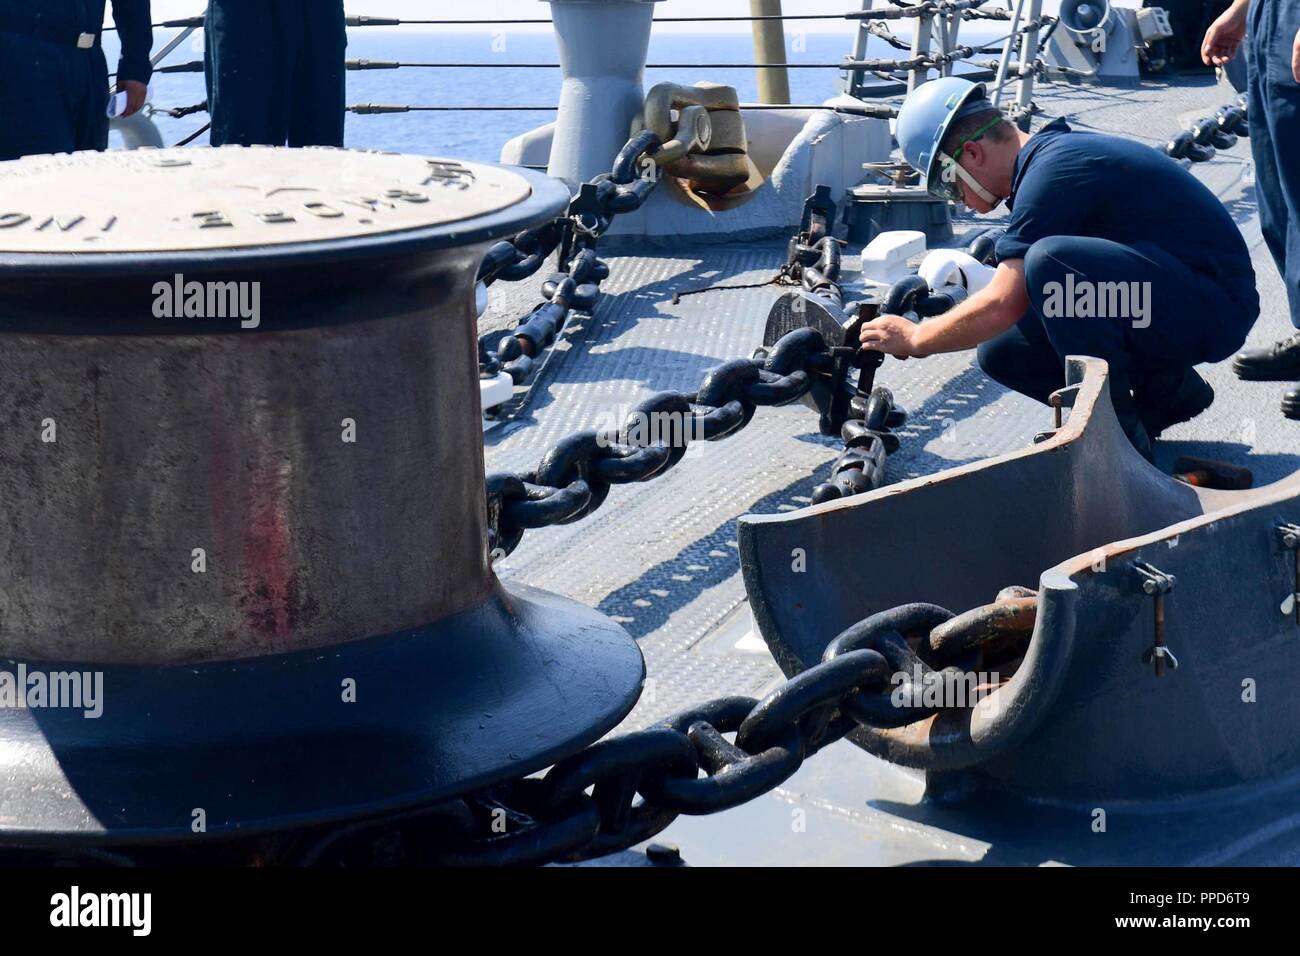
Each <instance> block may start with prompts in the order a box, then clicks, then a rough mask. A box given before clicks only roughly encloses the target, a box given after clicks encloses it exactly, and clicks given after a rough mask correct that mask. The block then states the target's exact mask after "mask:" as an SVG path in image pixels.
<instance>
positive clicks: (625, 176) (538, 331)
mask: <svg viewBox="0 0 1300 956" xmlns="http://www.w3.org/2000/svg"><path fill="white" fill-rule="evenodd" d="M660 145H661V144H660V141H659V138H658V137H657V136H656V135H655V134H654V133H652V132H649V131H648V130H646V131H642V132H640V133H637V134H636V135H635V136H633V137H632V138H631V139H630V140H628V141H627V144H626V145H625V146H624V147H623V148H622V149H621V150H620V151H619V153H618V156H616V157H615V159H614V162H613V165H612V168H611V171H610V172H608V173H602V174H601V175H599V176H597V177H596V178H594V179H593V180H591V181H590V182H588V183H584V184H583V185H582V186H581V187H580V188H579V190H578V194H577V195H576V196H575V197H574V198H573V200H572V201H571V202H570V203H569V208H568V210H567V211H566V212H565V214H564V215H563V216H562V217H560V218H558V219H555V220H553V221H551V222H548V223H544V224H543V225H540V226H535V227H533V228H532V229H526V230H524V231H523V232H521V233H519V234H518V235H516V236H514V237H513V238H512V239H506V240H502V241H501V242H498V243H496V244H495V245H493V246H492V247H491V248H489V249H488V251H487V254H486V255H485V256H484V257H483V262H482V263H481V264H480V265H479V270H478V276H477V280H478V281H479V282H481V283H483V284H484V285H485V286H490V285H492V283H494V282H496V281H498V280H501V281H506V282H517V281H519V280H521V279H527V278H529V277H530V276H532V275H534V274H536V273H537V271H538V270H540V269H541V267H542V265H543V264H544V263H545V262H546V261H547V259H549V258H550V257H551V255H552V254H554V253H555V252H556V250H559V263H558V269H557V271H556V272H553V273H551V275H550V277H549V278H548V279H547V280H546V281H545V282H544V283H542V298H543V300H544V301H542V302H541V303H539V304H538V305H537V306H535V307H534V308H533V310H532V311H531V312H529V313H528V314H527V315H525V316H524V317H523V318H522V319H520V320H519V323H518V325H517V326H516V328H515V329H514V331H513V332H511V333H509V334H506V335H501V337H500V338H499V340H498V341H497V342H496V344H495V345H489V343H488V341H487V340H488V338H490V337H491V336H490V335H489V336H484V337H482V338H480V339H479V375H480V377H493V376H496V375H497V374H499V373H500V372H502V371H504V372H506V374H508V375H509V376H510V379H511V381H513V382H514V383H515V384H516V385H519V384H520V383H522V382H524V381H526V380H527V379H528V377H529V376H530V375H531V374H532V373H533V370H534V367H535V365H536V359H537V358H538V356H540V355H541V354H542V352H543V351H544V350H545V349H547V348H548V347H549V346H550V345H551V344H552V343H553V342H554V341H555V337H556V336H557V335H558V334H559V332H560V330H561V329H563V328H564V325H565V323H566V322H567V321H568V319H569V314H570V312H573V311H575V310H576V311H579V312H591V311H592V310H593V309H594V308H595V307H596V300H597V299H598V298H599V296H600V283H601V282H602V281H604V280H605V279H607V278H608V277H609V266H608V265H607V264H606V263H605V262H604V261H602V260H601V259H599V258H598V257H597V256H596V243H597V241H598V240H599V239H600V237H601V236H603V235H604V234H605V232H606V231H608V229H609V227H610V225H611V223H612V222H613V220H614V217H615V216H617V215H618V214H620V213H626V212H632V211H634V210H636V209H640V208H641V206H642V205H643V204H644V203H645V201H646V199H648V198H649V196H650V193H651V192H653V190H654V188H655V186H656V185H658V183H659V173H658V170H657V167H656V166H655V163H654V160H653V158H652V157H653V156H654V155H655V153H657V152H658V151H659V149H660ZM498 334H499V333H492V335H498Z"/></svg>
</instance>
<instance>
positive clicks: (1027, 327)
mask: <svg viewBox="0 0 1300 956" xmlns="http://www.w3.org/2000/svg"><path fill="white" fill-rule="evenodd" d="M976 358H977V360H978V361H979V366H980V368H981V369H983V370H984V374H985V375H987V376H988V377H989V378H991V379H993V381H995V382H997V383H998V384H1000V385H1005V386H1006V387H1007V388H1009V389H1011V390H1012V391H1013V392H1019V393H1020V394H1021V395H1028V396H1029V397H1030V398H1032V399H1034V400H1035V401H1039V402H1042V403H1043V404H1044V405H1046V404H1047V399H1048V397H1049V396H1050V395H1051V394H1052V393H1053V392H1055V391H1056V390H1057V389H1061V388H1064V387H1065V362H1064V361H1063V360H1062V359H1061V358H1060V356H1058V355H1057V354H1056V349H1054V348H1052V343H1051V342H1050V341H1048V338H1047V331H1046V330H1045V329H1044V328H1043V323H1042V321H1041V320H1040V319H1039V318H1038V316H1036V315H1034V313H1032V312H1030V313H1028V314H1027V315H1026V316H1025V317H1024V318H1023V319H1021V320H1020V321H1019V322H1017V323H1016V324H1015V325H1013V326H1012V327H1011V328H1009V329H1007V331H1005V332H1003V333H1002V334H1001V335H999V336H998V337H997V338H993V339H989V340H988V341H987V342H985V343H983V344H982V345H981V346H980V347H979V350H978V351H977V352H976Z"/></svg>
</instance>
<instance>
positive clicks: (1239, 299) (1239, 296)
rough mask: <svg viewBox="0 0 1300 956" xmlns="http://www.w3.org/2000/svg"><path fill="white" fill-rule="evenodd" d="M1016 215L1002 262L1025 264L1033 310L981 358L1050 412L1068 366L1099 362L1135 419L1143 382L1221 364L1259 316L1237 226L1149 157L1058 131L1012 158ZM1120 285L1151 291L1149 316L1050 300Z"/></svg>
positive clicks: (1170, 168) (1099, 137)
mask: <svg viewBox="0 0 1300 956" xmlns="http://www.w3.org/2000/svg"><path fill="white" fill-rule="evenodd" d="M1252 135H1253V131H1252ZM1007 206H1008V207H1009V208H1010V209H1011V218H1010V220H1009V222H1008V226H1007V231H1006V234H1005V235H1003V236H1002V238H1001V239H999V240H998V243H997V247H996V251H997V257H998V260H999V261H1003V260H1006V259H1023V260H1024V263H1025V283H1026V286H1027V291H1028V293H1029V301H1030V311H1029V312H1028V313H1027V314H1026V315H1025V316H1024V318H1022V319H1021V320H1020V322H1019V323H1017V324H1016V325H1015V326H1013V327H1012V328H1010V329H1008V330H1007V331H1006V332H1004V333H1002V334H1001V335H999V336H997V337H996V338H994V339H990V340H989V341H987V342H985V343H984V344H983V345H981V346H980V348H979V352H978V357H979V364H980V367H981V368H982V369H983V370H984V371H985V373H986V374H987V375H988V376H989V377H990V378H992V379H994V380H996V381H998V382H1000V383H1002V384H1003V385H1005V386H1007V387H1008V388H1011V389H1014V390H1015V391H1017V392H1020V393H1021V394H1023V395H1028V396H1030V397H1031V398H1035V399H1037V400H1038V401H1040V402H1046V401H1047V399H1048V396H1049V395H1050V394H1051V393H1052V392H1054V391H1055V390H1057V389H1059V388H1062V387H1063V386H1064V385H1065V377H1064V359H1065V357H1066V356H1067V355H1092V356H1096V357H1097V358H1102V359H1105V360H1106V362H1107V363H1108V364H1109V365H1110V370H1111V386H1112V388H1111V396H1112V401H1113V402H1114V404H1115V408H1116V411H1117V412H1120V413H1121V417H1122V416H1123V413H1124V411H1125V410H1126V409H1127V410H1130V411H1131V410H1132V408H1133V401H1132V398H1131V397H1130V395H1129V388H1130V384H1131V381H1132V377H1133V376H1134V375H1137V374H1140V373H1142V372H1148V373H1158V372H1164V371H1172V370H1182V369H1190V368H1191V367H1192V366H1194V365H1197V364H1199V363H1201V362H1217V361H1221V360H1222V359H1225V358H1227V357H1228V356H1229V355H1232V354H1233V353H1234V352H1235V351H1236V350H1237V349H1238V348H1239V347H1240V346H1241V344H1242V342H1244V341H1245V339H1246V334H1247V333H1248V332H1249V331H1250V327H1251V325H1253V324H1254V322H1255V320H1256V318H1258V316H1259V295H1258V293H1257V292H1256V290H1255V273H1254V270H1253V269H1252V268H1251V263H1250V252H1249V250H1248V249H1247V247H1246V243H1245V240H1244V239H1243V238H1242V235H1241V231H1240V230H1239V229H1238V228H1237V226H1236V223H1234V222H1233V220H1232V217H1231V216H1230V215H1229V213H1228V211H1227V210H1226V209H1225V208H1224V207H1223V204H1222V203H1221V202H1219V200H1218V199H1217V198H1216V197H1215V195H1214V194H1213V193H1211V192H1210V191H1209V190H1208V189H1207V188H1206V187H1205V186H1204V185H1202V184H1201V182H1200V181H1199V180H1197V179H1196V177H1194V176H1193V175H1192V174H1191V173H1189V172H1188V171H1187V170H1185V169H1183V168H1182V167H1181V166H1180V165H1179V164H1178V163H1177V162H1175V161H1174V160H1172V159H1170V158H1169V157H1167V156H1165V155H1164V154H1163V153H1161V152H1160V151H1158V150H1156V149H1153V148H1152V147H1151V146H1148V145H1144V144H1141V143H1136V142H1133V141H1131V140H1126V139H1121V138H1119V137H1115V136H1106V135H1103V134H1100V133H1087V132H1079V131H1075V130H1072V129H1070V127H1069V126H1068V125H1067V124H1066V122H1065V121H1064V120H1062V119H1056V120H1053V121H1052V122H1050V123H1048V124H1047V125H1046V126H1044V127H1043V128H1042V129H1041V130H1039V131H1038V132H1037V133H1036V134H1035V135H1034V136H1032V137H1031V138H1030V139H1029V142H1028V143H1026V144H1025V146H1024V148H1023V149H1021V151H1020V154H1019V156H1018V157H1017V158H1016V162H1015V167H1014V169H1013V172H1012V179H1011V196H1010V197H1009V198H1008V199H1007ZM1116 282H1120V283H1139V284H1140V283H1150V285H1148V286H1145V287H1140V290H1139V291H1140V293H1141V301H1144V302H1145V305H1144V306H1143V309H1142V311H1143V313H1144V314H1143V315H1142V316H1138V315H1134V314H1123V315H1117V316H1107V317H1099V316H1096V315H1092V316H1088V315H1081V314H1080V310H1079V309H1077V308H1067V309H1062V308H1061V305H1062V299H1063V296H1060V295H1057V296H1055V298H1053V295H1052V294H1053V292H1058V293H1059V292H1060V291H1061V290H1063V289H1064V290H1081V289H1082V288H1083V286H1084V284H1092V285H1093V288H1094V289H1095V288H1097V285H1098V284H1100V283H1116ZM1127 288H1129V289H1138V287H1133V286H1128V287H1127ZM1098 298H1100V296H1098ZM1132 301H1133V302H1137V301H1140V300H1138V299H1136V298H1134V299H1133V300H1132ZM1072 304H1073V303H1072ZM1078 304H1082V303H1081V302H1080V303H1078ZM1086 309H1087V307H1086V306H1085V307H1084V310H1085V311H1086ZM1053 313H1055V314H1053ZM1071 313H1072V314H1071Z"/></svg>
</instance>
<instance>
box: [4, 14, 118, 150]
mask: <svg viewBox="0 0 1300 956" xmlns="http://www.w3.org/2000/svg"><path fill="white" fill-rule="evenodd" d="M107 105H108V67H107V66H105V65H104V54H103V51H102V50H100V49H98V48H96V49H93V50H77V49H74V48H72V47H66V48H65V47H61V46H58V45H56V44H53V43H47V42H45V41H44V40H38V39H34V38H31V37H26V36H20V35H18V34H14V33H0V161H4V160H10V159H18V158H19V157H20V156H31V155H34V154H37V153H71V152H74V151H76V150H79V149H106V148H107V147H108V117H107V116H106V115H105V112H104V109H105V107H106V106H107Z"/></svg>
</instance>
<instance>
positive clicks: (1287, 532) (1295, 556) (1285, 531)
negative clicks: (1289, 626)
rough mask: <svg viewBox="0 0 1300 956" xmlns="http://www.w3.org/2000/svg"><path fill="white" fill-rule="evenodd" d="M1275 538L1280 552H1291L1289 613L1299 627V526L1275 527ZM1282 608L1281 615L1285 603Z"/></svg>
mask: <svg viewBox="0 0 1300 956" xmlns="http://www.w3.org/2000/svg"><path fill="white" fill-rule="evenodd" d="M1277 536H1278V538H1279V539H1280V543H1281V545H1282V550H1283V551H1290V552H1291V560H1292V563H1293V565H1294V567H1295V577H1294V578H1293V579H1292V589H1291V598H1290V601H1291V613H1292V615H1294V617H1295V622H1296V624H1297V625H1300V525H1296V524H1291V523H1290V522H1283V523H1282V524H1280V525H1278V526H1277ZM1282 607H1283V611H1282V613H1283V614H1285V613H1287V612H1286V602H1283V604H1282Z"/></svg>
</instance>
